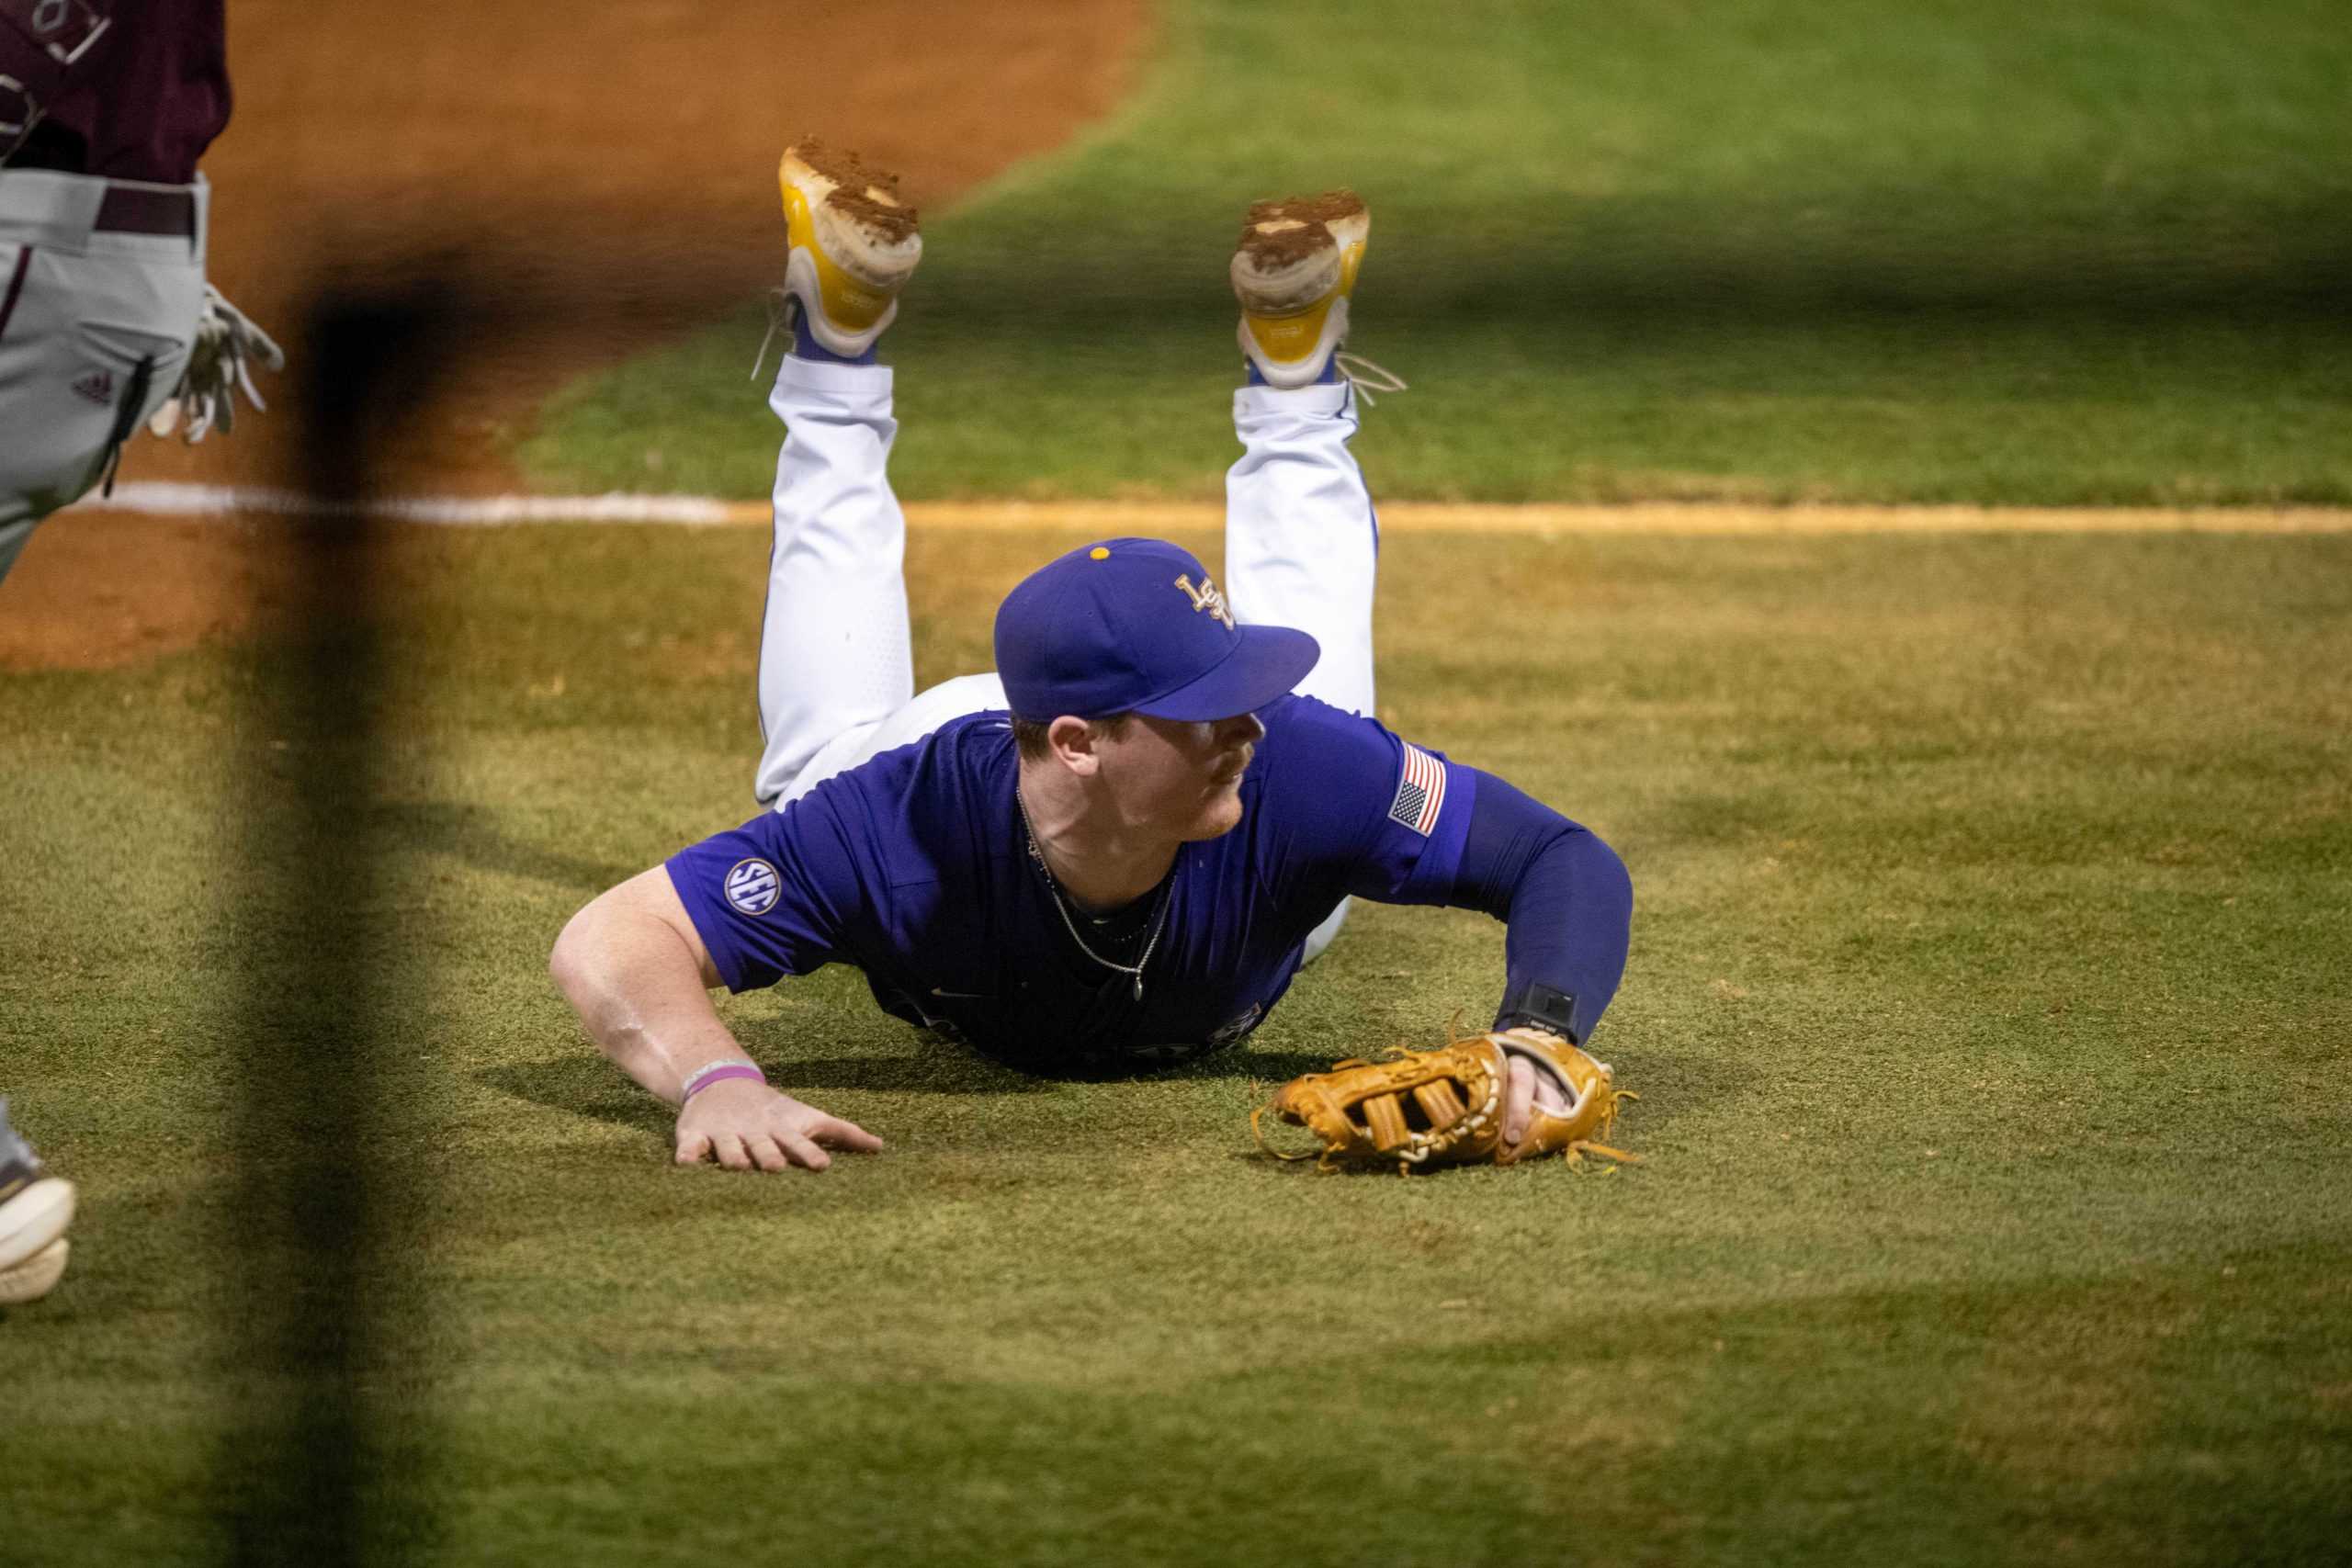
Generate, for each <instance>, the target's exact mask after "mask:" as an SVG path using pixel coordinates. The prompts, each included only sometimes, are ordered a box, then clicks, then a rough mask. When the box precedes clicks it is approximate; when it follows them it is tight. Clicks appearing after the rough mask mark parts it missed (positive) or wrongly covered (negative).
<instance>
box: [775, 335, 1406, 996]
mask: <svg viewBox="0 0 2352 1568" xmlns="http://www.w3.org/2000/svg"><path fill="white" fill-rule="evenodd" d="M891 386H892V373H891V370H890V368H889V367H887V366H879V365H832V364H823V363H819V362H814V361H810V360H805V359H798V358H795V357H793V356H791V355H786V357H785V361H784V364H783V365H782V367H779V368H778V370H777V372H776V378H775V389H774V390H773V391H771V392H770V393H769V395H768V406H769V407H770V408H772V409H774V410H775V412H776V416H777V417H778V418H780V419H782V420H783V421H784V423H785V427H786V435H785V441H784V450H783V452H782V454H781V455H780V456H779V457H778V458H777V460H776V474H775V545H774V547H773V550H772V552H771V554H770V557H769V564H768V593H767V607H766V609H765V611H764V613H763V622H762V626H761V635H760V670H759V697H760V725H761V733H762V735H763V737H764V739H765V742H766V744H765V749H764V750H763V753H762V755H761V758H760V765H759V772H758V773H757V775H756V777H755V780H754V783H753V786H752V787H753V790H754V792H755V793H756V794H757V795H758V796H759V798H760V799H761V800H762V801H763V802H771V803H773V804H774V805H775V806H776V807H779V808H780V807H783V806H785V805H786V804H787V803H789V802H790V801H793V800H795V799H797V798H798V797H799V796H801V795H806V794H807V793H808V792H809V790H811V789H814V788H815V787H816V786H817V785H818V784H820V783H822V782H823V781H824V780H826V779H829V778H831V777H832V776H833V774H835V773H841V772H843V771H844V770H846V769H849V768H854V767H855V766H857V765H858V764H859V763H860V762H863V761H866V760H867V759H868V758H870V757H874V756H876V755H878V754H880V753H881V752H883V751H887V750H891V749H893V748H895V747H899V746H904V745H907V744H909V743H910V742H912V741H915V740H918V739H922V737H923V736H925V735H927V734H929V733H931V731H933V729H936V728H939V727H940V726H941V725H943V724H944V723H946V722H947V721H948V720H949V719H951V718H955V717H957V716H961V715H963V714H967V713H978V712H979V711H981V710H982V709H986V708H1001V707H1003V706H1005V696H1004V686H1003V683H1002V682H1001V681H999V680H998V678H997V677H996V676H995V675H994V674H993V673H990V674H979V675H960V676H957V677H956V678H955V679H953V680H949V681H944V682H941V683H940V684H938V685H935V686H932V687H930V688H928V689H926V690H925V691H923V692H922V693H921V694H917V693H916V691H915V687H914V660H913V654H912V647H911V637H910V630H909V627H908V623H907V590H906V581H905V577H904V566H905V560H906V536H907V524H906V516H905V514H904V513H902V512H901V511H900V510H899V501H898V497H897V496H896V495H894V494H893V493H892V492H891V490H890V479H889V472H888V466H889V457H890V445H891V443H892V441H893V440H895V439H896V437H897V435H898V432H899V424H898V421H897V420H896V419H895V418H893V417H892V415H891ZM1356 425H1357V416H1356V408H1355V395H1354V389H1352V388H1351V387H1350V386H1348V385H1347V384H1346V383H1345V382H1340V383H1338V384H1336V385H1330V386H1315V387H1307V388H1304V389H1300V390H1297V391H1288V392H1285V391H1277V390H1275V389H1272V388H1271V387H1243V388H1241V389H1238V390H1237V391H1236V392H1235V393H1234V395H1233V427H1234V433H1235V434H1236V435H1238V437H1239V438H1240V441H1241V447H1242V453H1241V458H1240V460H1239V461H1238V462H1237V463H1235V464H1234V465H1233V467H1232V468H1231V469H1230V470H1229V471H1228V472H1227V475H1226V481H1225V489H1226V512H1225V573H1224V583H1225V590H1226V596H1227V600H1228V601H1229V602H1230V603H1231V604H1232V606H1233V612H1234V615H1236V616H1237V617H1238V618H1239V619H1241V620H1244V621H1255V622H1260V623H1263V624H1266V625H1272V626H1295V627H1297V628H1298V629H1300V630H1302V631H1305V632H1306V633H1308V634H1310V635H1311V636H1313V637H1314V638H1315V639H1316V641H1317V643H1319V644H1321V645H1322V650H1323V652H1322V657H1321V659H1320V660H1317V663H1316V666H1315V668H1314V669H1313V670H1312V671H1309V672H1308V674H1307V676H1306V680H1304V681H1302V682H1299V685H1298V690H1299V691H1300V692H1301V693H1303V694H1306V695H1308V696H1313V697H1319V698H1321V699H1322V700H1323V701H1325V702H1328V703H1329V704H1331V705H1334V706H1336V707H1340V708H1346V709H1349V710H1351V711H1352V712H1356V713H1363V714H1369V713H1371V712H1372V711H1373V673H1372V668H1373V656H1372V608H1373V592H1374V578H1375V574H1376V568H1377V564H1378V559H1379V554H1380V536H1379V522H1378V519H1377V518H1376V516H1375V515H1374V511H1373V505H1372V496H1371V493H1370V492H1369V491H1367V490H1366V489H1365V488H1364V482H1363V471H1362V470H1361V469H1359V468H1357V466H1356V460H1355V457H1354V456H1353V454H1351V452H1350V451H1349V450H1348V442H1349V440H1350V439H1351V437H1353V436H1354V434H1355V433H1356ZM1346 916H1347V906H1346V904H1345V903H1342V904H1341V905H1340V908H1337V909H1335V910H1333V911H1332V914H1331V918H1330V919H1328V920H1326V921H1325V922H1324V923H1323V925H1322V926H1321V927H1320V928H1318V929H1317V931H1316V933H1315V936H1314V937H1313V938H1311V939H1310V940H1309V941H1308V942H1307V955H1308V956H1309V957H1310V958H1311V957H1313V956H1315V955H1316V954H1317V953H1320V952H1321V951H1322V950H1323V948H1324V947H1325V946H1327V945H1329V942H1330V939H1331V937H1332V936H1333V935H1335V934H1337V932H1338V931H1339V927H1340V922H1341V921H1342V920H1344V919H1345V918H1346Z"/></svg>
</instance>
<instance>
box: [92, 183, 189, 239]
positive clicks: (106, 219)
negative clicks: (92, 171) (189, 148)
mask: <svg viewBox="0 0 2352 1568" xmlns="http://www.w3.org/2000/svg"><path fill="white" fill-rule="evenodd" d="M90 227H91V228H93V229H96V230H98V231H102V232H105V233H108V234H172V235H175V236H177V237H178V238H180V239H183V240H193V239H195V238H196V197H195V195H194V193H192V192H189V191H184V190H149V189H146V188H144V187H142V186H117V185H110V186H107V194H106V196H105V197H104V198H103V199H101V200H100V201H99V203H98V220H97V221H96V223H93V224H92V225H90Z"/></svg>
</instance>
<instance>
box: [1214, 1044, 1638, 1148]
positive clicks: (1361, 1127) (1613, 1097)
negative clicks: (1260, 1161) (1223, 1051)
mask: <svg viewBox="0 0 2352 1568" xmlns="http://www.w3.org/2000/svg"><path fill="white" fill-rule="evenodd" d="M1513 1056H1521V1057H1524V1058H1526V1060H1527V1061H1528V1062H1529V1063H1530V1064H1532V1066H1534V1068H1535V1071H1536V1074H1537V1076H1538V1082H1539V1083H1540V1082H1541V1081H1542V1080H1543V1079H1544V1078H1549V1079H1550V1080H1551V1082H1552V1085H1553V1087H1554V1088H1555V1089H1557V1090H1558V1092H1559V1095H1560V1098H1561V1100H1564V1101H1565V1102H1566V1106H1567V1110H1566V1112H1565V1113H1559V1112H1555V1111H1547V1110H1545V1109H1544V1106H1543V1104H1542V1102H1541V1100H1538V1102H1537V1103H1536V1105H1535V1106H1533V1107H1532V1109H1531V1110H1530V1111H1529V1119H1528V1127H1527V1136H1526V1137H1525V1138H1524V1139H1522V1140H1521V1142H1520V1144H1519V1145H1517V1146H1516V1147H1510V1148H1507V1147H1505V1146H1504V1145H1503V1095H1504V1092H1505V1086H1506V1084H1507V1083H1508V1081H1509V1078H1510V1058H1512V1057H1513ZM1640 1098H1641V1096H1639V1095H1637V1094H1635V1093H1634V1092H1633V1091H1632V1090H1630V1089H1619V1088H1617V1087H1616V1083H1615V1080H1614V1078H1613V1077H1612V1076H1611V1073H1610V1070H1609V1064H1608V1063H1606V1062H1598V1061H1595V1060H1594V1059H1593V1058H1592V1057H1590V1056H1589V1055H1586V1054H1585V1053H1584V1052H1583V1051H1580V1050H1578V1049H1577V1047H1576V1046H1574V1045H1571V1044H1569V1043H1567V1042H1566V1040H1563V1039H1561V1038H1560V1037H1559V1036H1558V1035H1556V1034H1548V1033H1545V1032H1544V1031H1542V1030H1538V1029H1505V1030H1497V1031H1495V1032H1490V1033H1487V1034H1473V1035H1470V1036H1467V1037H1466V1038H1456V1039H1454V1040H1453V1041H1451V1042H1449V1043H1446V1044H1444V1045H1442V1046H1439V1047H1436V1048H1435V1049H1432V1050H1428V1051H1416V1050H1411V1049H1408V1048H1403V1047H1400V1048H1398V1049H1397V1050H1396V1051H1395V1052H1393V1053H1390V1054H1389V1055H1385V1056H1383V1057H1381V1058H1380V1059H1378V1060H1376V1061H1367V1060H1365V1059H1363V1058H1362V1057H1354V1056H1351V1057H1350V1058H1349V1059H1348V1060H1346V1061H1344V1062H1335V1063H1333V1064H1332V1066H1331V1070H1330V1071H1329V1072H1328V1073H1308V1074H1306V1076H1305V1077H1295V1078H1293V1079H1291V1081H1290V1082H1288V1083H1286V1084H1284V1085H1283V1087H1282V1088H1281V1089H1277V1090H1275V1091H1274V1098H1273V1099H1272V1100H1271V1101H1269V1102H1268V1103H1267V1104H1264V1105H1261V1106H1260V1107H1259V1108H1258V1109H1257V1110H1255V1111H1251V1112H1250V1133H1251V1134H1252V1135H1254V1136H1255V1137H1256V1138H1257V1140H1258V1146H1259V1147H1260V1148H1261V1149H1264V1150H1265V1151H1266V1152H1267V1153H1268V1154H1270V1155H1272V1156H1274V1157H1275V1158H1277V1159H1295V1160H1303V1159H1312V1160H1315V1161H1317V1163H1318V1164H1319V1165H1321V1167H1322V1168H1324V1169H1326V1170H1335V1169H1339V1168H1342V1167H1347V1166H1363V1165H1379V1164H1382V1163H1385V1162H1386V1161H1389V1160H1394V1161H1396V1162H1397V1169H1398V1170H1399V1171H1400V1172H1410V1171H1412V1170H1415V1169H1417V1168H1418V1169H1427V1168H1430V1167H1432V1166H1440V1165H1475V1164H1477V1163H1479V1162H1481V1161H1485V1160H1492V1161H1494V1162H1495V1163H1496V1164H1497V1165H1515V1164H1517V1163H1518V1162H1520V1161H1521V1160H1527V1159H1534V1158H1537V1157H1539V1156H1544V1155H1551V1154H1557V1155H1563V1156H1566V1158H1567V1159H1568V1160H1569V1161H1570V1162H1572V1163H1581V1162H1582V1161H1583V1159H1584V1157H1585V1156H1587V1155H1600V1156H1604V1157H1606V1158H1609V1159H1612V1160H1623V1161H1636V1160H1638V1157H1639V1156H1634V1155H1629V1154H1627V1153H1625V1152H1624V1151H1623V1150H1622V1149H1613V1148H1611V1147H1610V1146H1609V1145H1606V1144H1603V1143H1600V1142H1597V1141H1596V1140H1597V1139H1598V1138H1600V1137H1601V1136H1603V1135H1605V1134H1607V1133H1608V1132H1609V1130H1610V1127H1611V1124H1612V1123H1613V1122H1615V1121H1616V1120H1617V1108H1618V1106H1619V1104H1620V1103H1621V1102H1622V1101H1624V1100H1639V1099H1640ZM1268 1111H1272V1113H1273V1114H1274V1115H1275V1116H1276V1117H1277V1118H1279V1119H1280V1120H1282V1121H1283V1122H1289V1123H1290V1124H1291V1125H1293V1126H1295V1127H1304V1128H1306V1130H1307V1131H1308V1132H1310V1133H1312V1134H1315V1137H1316V1139H1317V1142H1319V1143H1320V1144H1321V1145H1323V1146H1322V1148H1321V1150H1320V1151H1315V1150H1307V1151H1304V1152H1299V1153H1289V1154H1286V1153H1284V1152H1283V1151H1282V1150H1280V1149H1277V1148H1274V1147H1273V1146H1272V1145H1270V1144H1268V1143H1267V1142H1266V1134H1265V1129H1264V1126H1263V1124H1262V1123H1263V1118H1264V1117H1265V1115H1266V1113H1267V1112H1268Z"/></svg>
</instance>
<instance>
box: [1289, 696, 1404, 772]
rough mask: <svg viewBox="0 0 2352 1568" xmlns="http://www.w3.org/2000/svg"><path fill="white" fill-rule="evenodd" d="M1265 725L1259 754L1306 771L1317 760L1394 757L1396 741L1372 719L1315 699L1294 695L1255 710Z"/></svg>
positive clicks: (1393, 736)
mask: <svg viewBox="0 0 2352 1568" xmlns="http://www.w3.org/2000/svg"><path fill="white" fill-rule="evenodd" d="M1258 722H1259V723H1261V724H1262V725H1264V726H1265V727H1266V739H1265V740H1264V741H1263V742H1261V746H1260V750H1261V752H1263V753H1265V754H1266V755H1267V756H1268V758H1269V760H1270V761H1282V762H1283V763H1284V764H1285V765H1286V766H1294V767H1297V768H1300V769H1302V770H1308V771H1311V770H1312V769H1313V767H1314V765H1315V763H1316V762H1317V761H1318V760H1322V759H1329V758H1338V759H1345V760H1348V761H1358V760H1361V759H1362V758H1363V757H1366V756H1379V755H1393V754H1394V753H1395V750H1396V748H1397V737H1396V736H1395V735H1393V734H1391V733H1390V732H1389V729H1388V727H1387V726H1386V725H1384V724H1382V723H1381V722H1380V721H1379V720H1378V719H1376V718H1370V717H1367V716H1364V715H1363V714H1358V713H1351V712H1349V711H1348V710H1347V709H1345V708H1338V707H1333V706H1332V705H1330V704H1329V703H1327V702H1325V701H1323V700H1322V699H1321V698H1319V697H1308V696H1300V695H1298V694H1292V695H1290V696H1286V697H1283V698H1280V699H1278V700H1276V701H1275V702H1273V703H1271V704H1269V705H1267V706H1265V707H1263V708H1261V709H1260V710H1259V713H1258Z"/></svg>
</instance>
